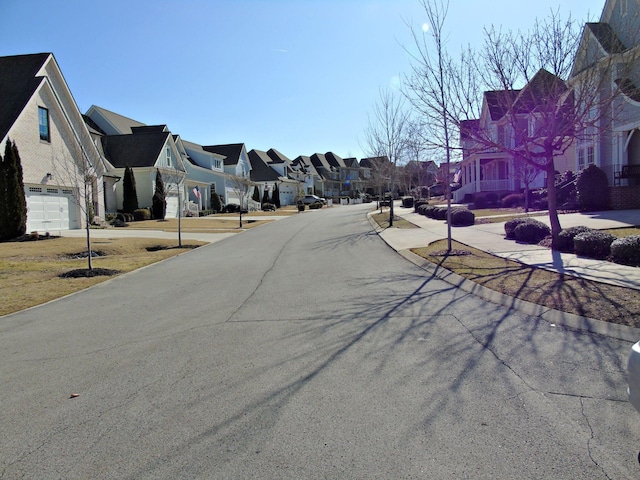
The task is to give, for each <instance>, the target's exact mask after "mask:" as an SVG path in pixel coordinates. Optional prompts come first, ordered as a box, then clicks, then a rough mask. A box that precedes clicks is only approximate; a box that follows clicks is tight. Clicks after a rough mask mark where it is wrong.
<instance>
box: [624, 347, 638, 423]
mask: <svg viewBox="0 0 640 480" xmlns="http://www.w3.org/2000/svg"><path fill="white" fill-rule="evenodd" d="M627 373H628V374H629V376H628V380H627V384H628V387H627V394H628V395H629V402H630V403H631V405H633V406H634V408H635V409H636V410H637V411H638V412H640V342H637V343H636V344H635V345H633V347H631V353H630V354H629V363H628V364H627Z"/></svg>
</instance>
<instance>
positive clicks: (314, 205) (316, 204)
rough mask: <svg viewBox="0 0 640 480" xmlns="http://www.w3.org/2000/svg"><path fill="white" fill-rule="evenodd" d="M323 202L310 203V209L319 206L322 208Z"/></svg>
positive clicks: (316, 208)
mask: <svg viewBox="0 0 640 480" xmlns="http://www.w3.org/2000/svg"><path fill="white" fill-rule="evenodd" d="M322 205H323V204H322V202H313V203H310V204H309V210H318V209H319V208H322Z"/></svg>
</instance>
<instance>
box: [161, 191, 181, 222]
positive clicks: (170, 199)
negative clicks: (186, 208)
mask: <svg viewBox="0 0 640 480" xmlns="http://www.w3.org/2000/svg"><path fill="white" fill-rule="evenodd" d="M164 199H165V200H166V202H167V214H166V215H165V217H166V218H178V196H177V195H166V196H165V197H164Z"/></svg>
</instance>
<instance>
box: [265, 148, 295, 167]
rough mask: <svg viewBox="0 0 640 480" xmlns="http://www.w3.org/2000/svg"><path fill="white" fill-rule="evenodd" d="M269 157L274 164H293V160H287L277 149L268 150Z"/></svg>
mask: <svg viewBox="0 0 640 480" xmlns="http://www.w3.org/2000/svg"><path fill="white" fill-rule="evenodd" d="M267 155H269V158H270V159H271V162H272V163H287V164H289V163H291V160H289V158H287V157H286V156H285V155H283V154H282V153H280V152H279V151H278V150H276V149H275V148H270V149H269V150H267Z"/></svg>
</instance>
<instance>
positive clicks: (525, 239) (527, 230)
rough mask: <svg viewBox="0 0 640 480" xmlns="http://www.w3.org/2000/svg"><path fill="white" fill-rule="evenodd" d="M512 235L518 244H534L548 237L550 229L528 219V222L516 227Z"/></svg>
mask: <svg viewBox="0 0 640 480" xmlns="http://www.w3.org/2000/svg"><path fill="white" fill-rule="evenodd" d="M513 234H514V236H515V239H516V241H518V242H522V243H532V244H536V243H538V242H540V241H541V240H543V239H544V238H545V237H546V236H547V235H550V234H551V229H550V228H549V226H548V225H545V224H544V223H542V222H540V221H538V220H534V219H529V221H528V222H524V223H521V224H519V225H518V226H516V228H515V230H514V231H513Z"/></svg>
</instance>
